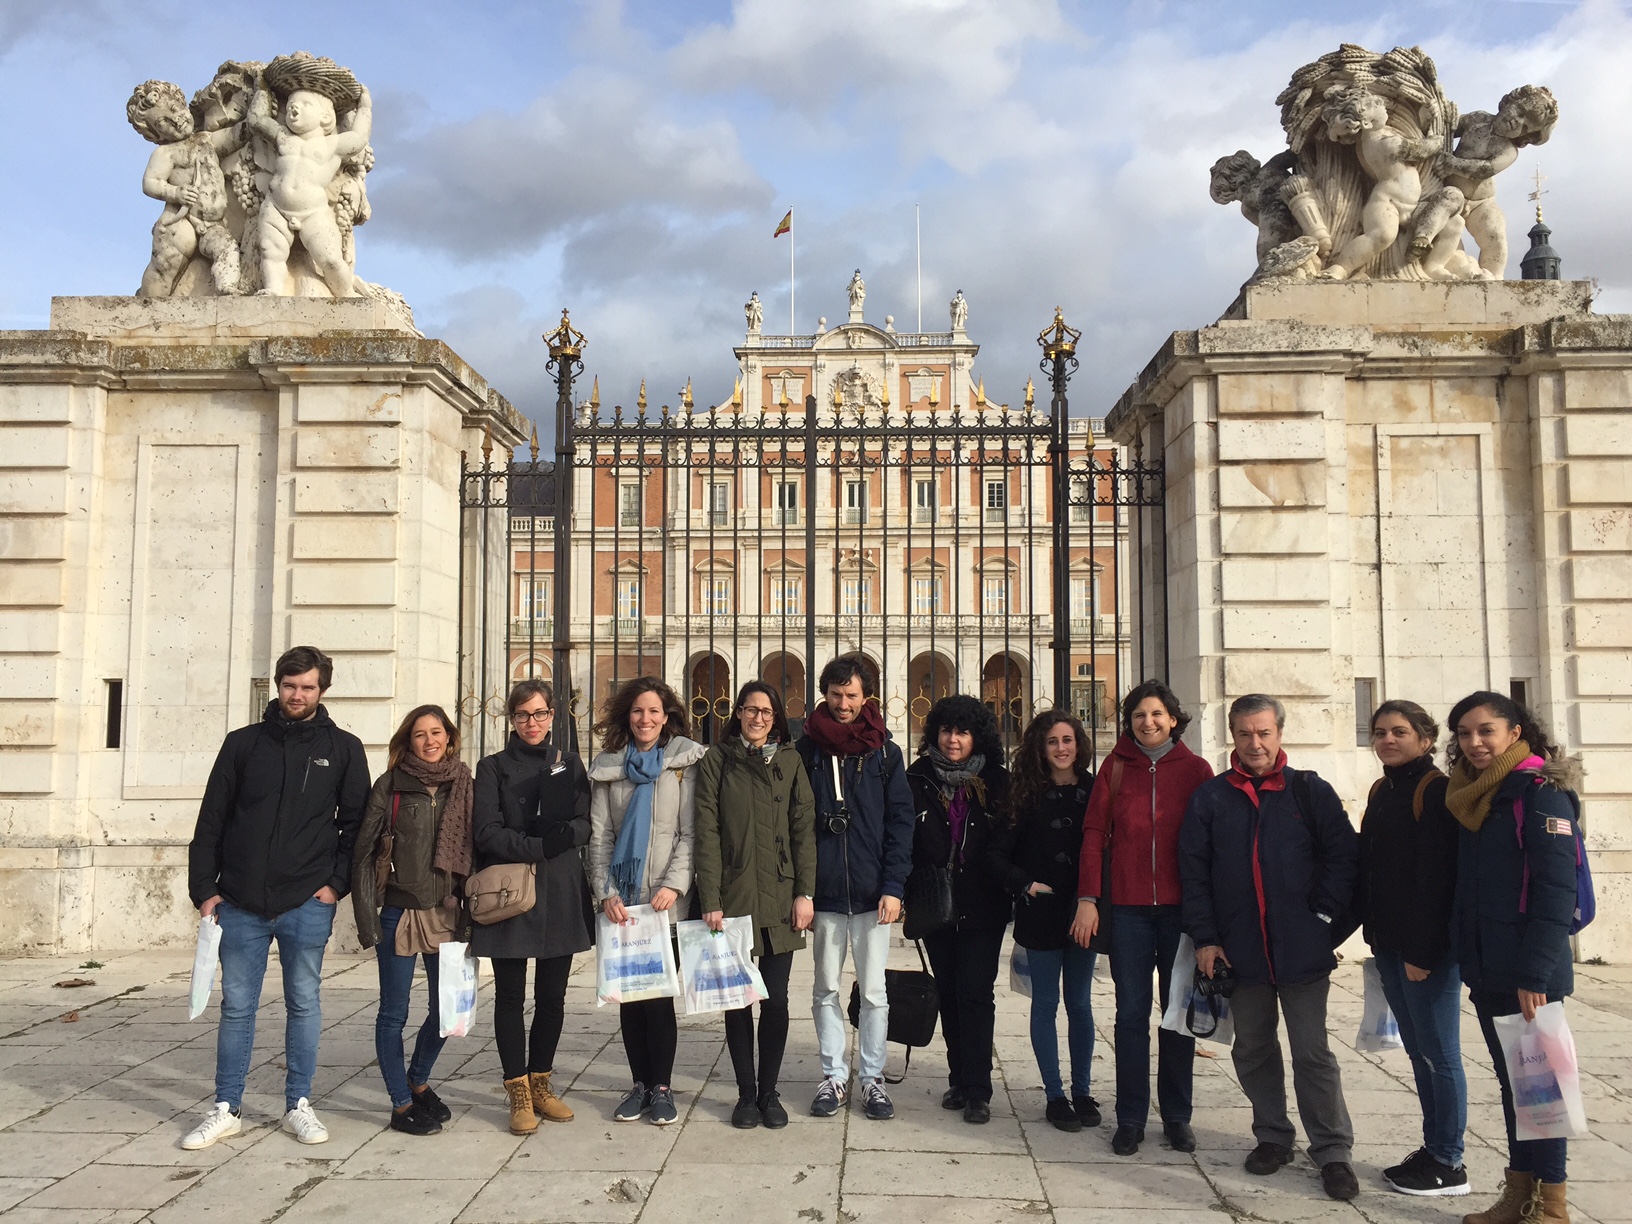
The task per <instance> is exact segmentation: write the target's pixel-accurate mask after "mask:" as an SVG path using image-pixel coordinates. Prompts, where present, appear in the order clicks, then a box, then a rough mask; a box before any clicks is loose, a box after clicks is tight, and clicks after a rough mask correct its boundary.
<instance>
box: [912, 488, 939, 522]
mask: <svg viewBox="0 0 1632 1224" xmlns="http://www.w3.org/2000/svg"><path fill="white" fill-rule="evenodd" d="M935 511H936V506H935V481H934V479H933V478H930V479H920V480H914V481H913V482H912V521H913V522H915V523H933V522H935V517H936V516H935Z"/></svg>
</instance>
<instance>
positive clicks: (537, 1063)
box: [493, 956, 572, 1080]
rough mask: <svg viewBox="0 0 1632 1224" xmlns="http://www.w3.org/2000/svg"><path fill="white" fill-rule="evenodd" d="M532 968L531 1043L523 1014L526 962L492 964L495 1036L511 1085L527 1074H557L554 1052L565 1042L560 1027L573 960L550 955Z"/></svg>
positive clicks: (505, 1075) (525, 992)
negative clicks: (512, 1081)
mask: <svg viewBox="0 0 1632 1224" xmlns="http://www.w3.org/2000/svg"><path fill="white" fill-rule="evenodd" d="M533 964H534V965H536V966H537V968H536V969H535V970H534V973H533V1031H532V1037H531V1040H529V1039H528V1036H527V1031H526V1029H527V1026H526V1021H525V1019H524V1017H523V1015H522V1013H523V1012H524V1011H525V1010H526V1007H527V961H525V960H510V959H497V958H495V959H494V961H493V1037H494V1039H495V1040H496V1041H497V1043H498V1047H499V1062H500V1063H501V1064H503V1066H504V1078H505V1079H507V1080H508V1079H516V1078H518V1077H519V1076H523V1075H526V1074H527V1073H528V1072H529V1071H531V1072H534V1073H536V1074H540V1075H542V1074H543V1073H544V1072H546V1071H553V1070H555V1047H556V1045H557V1044H559V1042H560V1041H561V1022H562V1020H563V1019H564V1018H565V1016H566V998H567V976H568V975H569V974H570V973H571V972H572V957H571V956H552V957H549V958H548V959H540V960H536V961H534V962H533Z"/></svg>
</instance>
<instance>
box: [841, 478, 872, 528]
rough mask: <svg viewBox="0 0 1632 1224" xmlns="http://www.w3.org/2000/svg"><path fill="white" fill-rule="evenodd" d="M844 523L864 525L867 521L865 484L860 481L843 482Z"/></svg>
mask: <svg viewBox="0 0 1632 1224" xmlns="http://www.w3.org/2000/svg"><path fill="white" fill-rule="evenodd" d="M844 521H845V522H846V523H865V522H866V521H867V483H866V482H865V481H862V480H847V481H845V482H844Z"/></svg>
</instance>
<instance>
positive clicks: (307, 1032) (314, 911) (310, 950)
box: [215, 897, 335, 1113]
mask: <svg viewBox="0 0 1632 1224" xmlns="http://www.w3.org/2000/svg"><path fill="white" fill-rule="evenodd" d="M334 910H335V907H334V906H332V905H325V904H324V903H323V902H321V901H319V900H318V899H317V898H316V897H308V898H307V900H306V903H305V904H304V905H302V906H301V907H300V908H299V909H292V910H287V911H286V912H284V913H282V914H279V915H278V916H277V917H276V918H263V917H262V916H261V915H260V914H252V913H250V912H249V911H248V910H244V909H239V908H238V907H237V906H236V905H232V904H230V903H229V902H226V901H223V902H221V904H220V905H218V906H217V907H216V910H215V917H216V921H218V922H219V923H220V924H221V1027H220V1028H219V1029H218V1030H217V1032H216V1037H215V1099H216V1100H218V1101H225V1102H226V1103H227V1104H228V1105H230V1106H232V1110H233V1112H234V1113H237V1112H238V1109H239V1107H240V1106H242V1104H243V1101H244V1078H245V1077H246V1076H247V1075H248V1074H249V1059H250V1053H251V1051H252V1050H253V1049H254V1047H255V1013H256V1012H257V1011H259V1010H260V1006H261V986H262V984H263V983H264V982H265V981H266V956H267V953H268V951H270V950H271V947H272V941H273V940H274V939H275V940H277V941H278V964H279V965H280V966H281V967H282V969H283V1006H284V1011H285V1012H286V1013H287V1018H286V1020H285V1022H284V1027H283V1054H284V1062H285V1064H286V1065H287V1066H288V1068H289V1070H288V1073H287V1075H286V1076H285V1077H284V1083H283V1099H284V1107H285V1109H293V1108H294V1107H295V1106H296V1105H298V1104H299V1103H300V1100H301V1098H302V1097H306V1098H310V1097H311V1095H312V1075H313V1073H314V1072H315V1071H316V1070H317V1039H318V1038H319V1037H320V1036H321V1035H322V1033H323V1013H322V1011H321V1009H320V1006H319V1002H318V988H319V986H320V985H321V984H322V980H323V949H324V948H325V947H326V946H327V945H328V942H329V931H330V930H331V929H332V928H333V926H334Z"/></svg>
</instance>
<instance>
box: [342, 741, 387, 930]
mask: <svg viewBox="0 0 1632 1224" xmlns="http://www.w3.org/2000/svg"><path fill="white" fill-rule="evenodd" d="M390 808H391V771H390V770H389V769H388V770H386V771H385V773H383V774H381V775H380V780H379V781H378V782H376V783H374V789H373V790H371V791H369V792H368V803H367V804H366V805H365V806H364V807H363V823H362V827H361V828H359V829H358V830H357V845H356V849H355V850H354V852H353V854H352V859H351V864H352V865H351V912H352V916H353V917H355V918H356V920H357V942H358V943H360V944H361V945H362V946H363V947H365V948H372V947H373V946H374V945H375V944H377V943H379V942H380V911H379V910H378V909H377V908H375V904H374V898H375V895H376V894H377V892H378V891H379V878H378V873H377V872H376V870H375V868H374V850H375V848H376V847H377V846H378V845H379V844H380V838H381V837H382V836H384V834H385V826H386V820H387V813H388V812H389V811H390Z"/></svg>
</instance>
